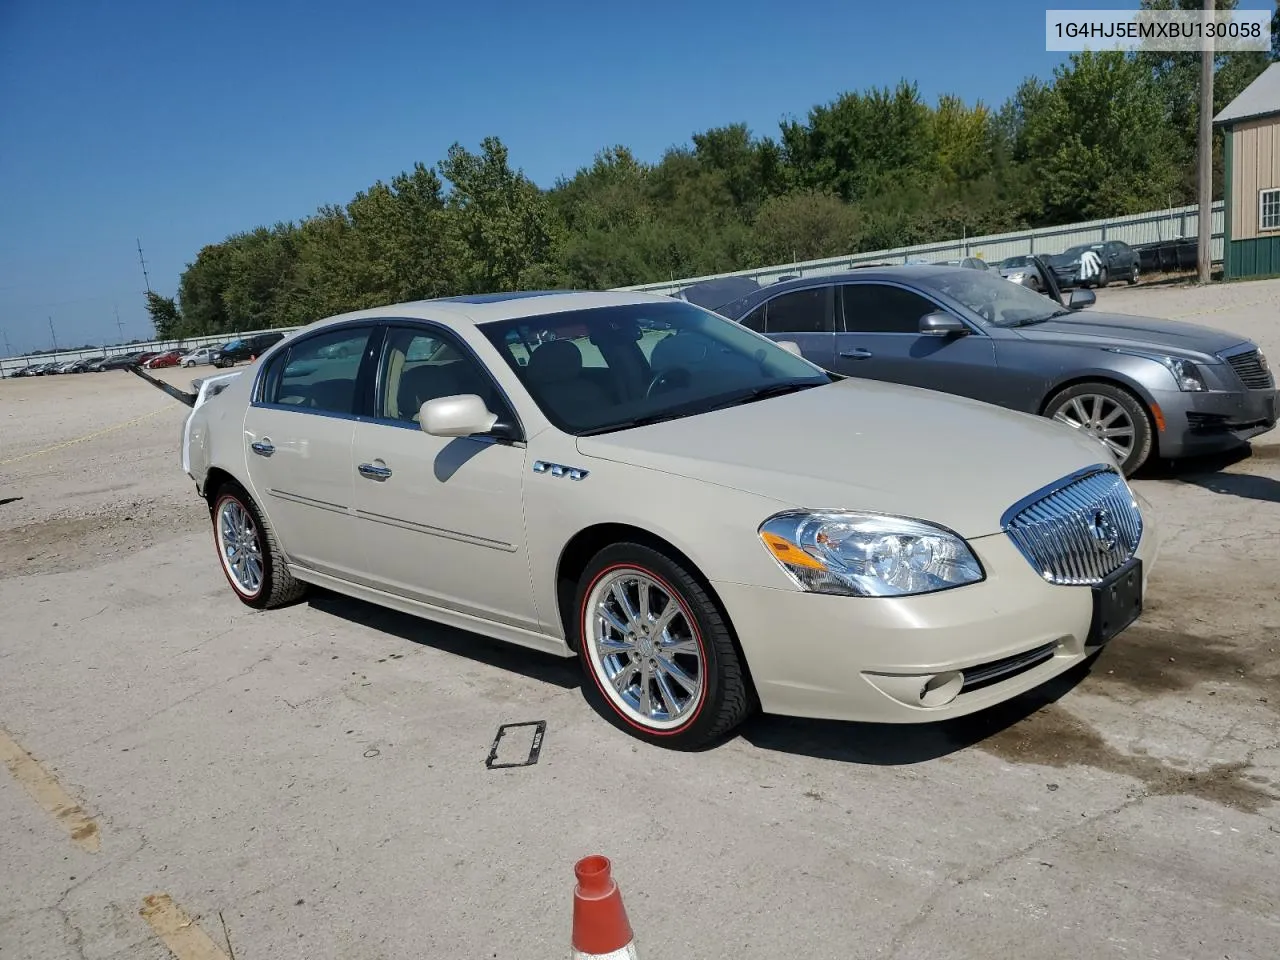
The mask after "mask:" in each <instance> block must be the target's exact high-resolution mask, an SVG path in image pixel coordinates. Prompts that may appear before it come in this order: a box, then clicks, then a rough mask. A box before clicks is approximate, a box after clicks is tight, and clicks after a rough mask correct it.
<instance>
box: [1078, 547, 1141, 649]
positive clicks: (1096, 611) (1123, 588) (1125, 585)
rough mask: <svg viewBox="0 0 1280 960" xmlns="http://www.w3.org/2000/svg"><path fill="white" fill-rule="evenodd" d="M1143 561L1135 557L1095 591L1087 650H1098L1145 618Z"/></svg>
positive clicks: (1098, 585)
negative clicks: (1143, 607)
mask: <svg viewBox="0 0 1280 960" xmlns="http://www.w3.org/2000/svg"><path fill="white" fill-rule="evenodd" d="M1142 599H1143V598H1142V561H1141V560H1139V559H1138V558H1137V557H1134V558H1133V559H1132V560H1130V561H1129V562H1128V563H1126V564H1125V565H1124V566H1122V567H1121V568H1120V569H1119V570H1116V571H1115V572H1114V573H1112V574H1110V575H1109V576H1107V578H1106V579H1105V580H1103V581H1102V582H1101V583H1099V584H1097V585H1096V586H1095V587H1093V622H1092V623H1091V624H1090V627H1089V639H1088V640H1087V641H1086V646H1090V647H1098V646H1102V645H1103V644H1104V643H1107V642H1108V641H1110V640H1112V639H1114V638H1115V637H1116V636H1118V635H1119V634H1120V633H1122V632H1123V631H1125V630H1126V629H1128V628H1129V627H1130V626H1131V625H1132V624H1133V622H1134V621H1135V620H1137V619H1138V617H1140V616H1141V615H1142Z"/></svg>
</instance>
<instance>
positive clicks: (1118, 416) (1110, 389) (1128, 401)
mask: <svg viewBox="0 0 1280 960" xmlns="http://www.w3.org/2000/svg"><path fill="white" fill-rule="evenodd" d="M1044 415H1045V416H1046V417H1050V418H1051V419H1053V420H1057V421H1058V422H1059V423H1065V424H1067V425H1068V426H1071V427H1075V428H1076V429H1077V430H1080V431H1083V432H1084V433H1087V434H1089V435H1090V436H1093V437H1096V438H1097V439H1098V440H1100V441H1101V442H1102V443H1104V444H1106V446H1107V447H1108V448H1109V449H1110V450H1111V452H1112V454H1114V455H1115V458H1116V460H1117V461H1118V462H1119V464H1120V469H1121V470H1122V471H1124V475H1125V476H1126V477H1128V476H1132V475H1133V474H1134V473H1135V472H1137V470H1138V469H1139V468H1141V466H1142V465H1143V464H1144V463H1146V462H1147V458H1148V457H1149V456H1150V455H1151V449H1152V446H1153V443H1154V433H1153V431H1152V429H1151V420H1150V418H1149V417H1148V416H1147V411H1146V408H1145V407H1144V406H1143V405H1142V401H1141V400H1139V399H1138V398H1137V397H1135V396H1134V395H1133V394H1132V393H1130V392H1129V391H1128V390H1125V389H1124V388H1122V387H1118V386H1115V385H1113V384H1110V383H1078V384H1076V385H1075V386H1073V387H1068V388H1067V389H1066V390H1063V391H1062V392H1061V393H1058V394H1056V395H1055V396H1054V397H1053V398H1052V399H1051V400H1050V401H1049V403H1048V404H1047V405H1046V406H1045V411H1044Z"/></svg>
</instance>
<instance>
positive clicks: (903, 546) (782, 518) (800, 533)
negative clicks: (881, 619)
mask: <svg viewBox="0 0 1280 960" xmlns="http://www.w3.org/2000/svg"><path fill="white" fill-rule="evenodd" d="M760 539H761V540H762V541H763V542H764V545H765V547H766V549H768V551H769V553H770V554H771V555H772V556H773V558H774V559H775V560H776V561H778V564H779V565H780V566H781V567H782V569H783V570H785V571H786V572H787V573H788V574H789V575H790V576H791V578H792V579H793V580H794V581H795V582H796V584H797V585H798V586H799V587H800V588H801V589H803V590H806V591H809V592H810V593H834V594H842V595H844V596H851V597H905V596H911V595H913V594H918V593H931V592H933V591H935V590H946V589H948V588H949V587H958V586H961V585H962V584H966V583H976V582H977V581H979V580H982V579H983V577H984V574H983V571H982V564H980V563H979V562H978V558H977V557H975V556H974V555H973V552H972V551H971V550H970V549H969V546H968V544H966V543H965V542H964V541H963V540H962V539H960V538H959V537H958V536H956V535H955V534H953V533H951V532H950V531H948V530H944V529H942V528H941V527H936V526H934V525H933V524H929V523H924V522H922V521H919V520H908V519H907V518H905V517H886V516H881V515H878V514H866V513H844V512H839V513H817V512H811V511H807V510H798V511H791V512H787V513H780V514H777V515H776V516H773V517H770V518H769V519H768V520H766V521H765V522H764V523H763V524H761V526H760Z"/></svg>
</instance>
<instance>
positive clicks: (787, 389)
mask: <svg viewBox="0 0 1280 960" xmlns="http://www.w3.org/2000/svg"><path fill="white" fill-rule="evenodd" d="M823 382H824V381H817V382H815V381H813V380H788V381H786V382H784V383H771V384H768V385H766V386H763V387H755V388H753V389H751V390H746V391H743V392H741V393H735V394H733V395H732V396H729V397H725V398H724V399H721V400H715V399H714V398H712V399H711V402H710V403H708V402H707V401H705V400H700V401H697V402H696V403H692V404H688V405H686V406H682V407H674V408H672V409H670V410H662V411H660V412H658V413H650V414H646V415H645V416H642V417H632V418H631V419H630V420H618V421H617V422H615V423H606V424H604V425H602V426H599V427H590V428H588V429H586V430H579V431H578V436H580V437H592V436H595V435H596V434H600V433H613V432H614V431H615V430H630V429H631V428H632V427H647V426H649V425H650V424H652V423H662V422H663V421H664V420H678V419H680V418H681V417H691V416H695V415H696V414H699V413H710V412H711V411H712V410H722V409H724V408H725V407H732V406H737V405H738V404H741V403H751V402H752V401H754V400H764V399H766V398H768V397H777V396H781V395H782V394H784V393H794V392H795V391H797V390H803V389H804V388H806V387H818V386H821V385H822V383H823Z"/></svg>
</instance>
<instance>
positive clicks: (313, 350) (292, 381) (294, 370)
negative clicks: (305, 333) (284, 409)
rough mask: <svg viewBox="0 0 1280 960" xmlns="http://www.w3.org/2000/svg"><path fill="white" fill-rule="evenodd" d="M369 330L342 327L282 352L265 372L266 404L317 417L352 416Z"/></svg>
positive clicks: (264, 397) (368, 328)
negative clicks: (325, 414)
mask: <svg viewBox="0 0 1280 960" xmlns="http://www.w3.org/2000/svg"><path fill="white" fill-rule="evenodd" d="M372 331H373V328H372V327H342V328H340V329H337V330H333V331H330V332H328V333H320V334H316V335H315V336H311V337H307V338H306V339H305V340H300V341H298V342H297V343H295V344H293V345H292V346H291V347H289V349H287V350H284V351H282V352H281V353H280V354H279V355H278V356H277V357H276V358H275V359H274V360H273V361H272V363H271V366H270V368H269V369H268V370H267V374H266V380H265V384H264V387H263V392H262V399H263V401H265V402H266V403H277V404H281V405H283V406H289V407H297V408H298V409H299V410H310V411H315V412H317V413H320V412H323V413H348V414H350V413H355V412H356V405H357V399H356V381H357V379H358V377H359V374H360V363H361V360H363V358H364V351H365V347H367V346H368V344H369V336H370V334H371V333H372Z"/></svg>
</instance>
